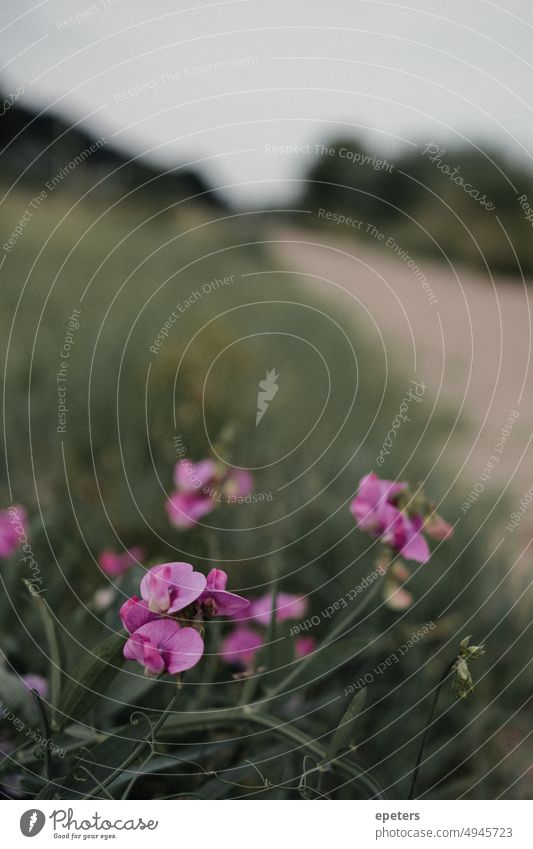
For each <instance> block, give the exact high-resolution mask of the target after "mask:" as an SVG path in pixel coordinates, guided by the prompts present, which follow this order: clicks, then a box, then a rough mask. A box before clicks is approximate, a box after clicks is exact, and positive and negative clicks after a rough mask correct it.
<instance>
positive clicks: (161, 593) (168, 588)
mask: <svg viewBox="0 0 533 849" xmlns="http://www.w3.org/2000/svg"><path fill="white" fill-rule="evenodd" d="M206 583H207V582H206V579H205V575H202V573H201V572H195V571H194V569H193V567H192V566H191V565H190V563H164V564H162V565H161V566H153V567H152V568H151V569H150V570H149V571H148V572H147V573H146V575H145V576H144V578H143V579H142V581H141V596H142V597H143V599H144V600H145V601H147V602H148V607H149V609H150V610H151V611H152V612H154V613H177V612H178V610H183V608H184V607H187V606H188V605H189V604H192V602H193V601H196V599H197V598H198V597H199V596H200V595H201V594H202V592H203V591H204V590H205V586H206Z"/></svg>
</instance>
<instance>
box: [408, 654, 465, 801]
mask: <svg viewBox="0 0 533 849" xmlns="http://www.w3.org/2000/svg"><path fill="white" fill-rule="evenodd" d="M454 663H455V660H453V661H452V663H450V664H448V666H447V667H446V669H445V670H444V672H443V673H442V675H441V677H440V680H439V683H438V684H437V687H436V689H435V693H434V696H433V700H432V702H431V707H430V709H429V714H428V718H427V720H426V725H425V727H424V733H423V735H422V740H421V742H420V749H419V752H418V757H417V759H416V764H415V768H414V770H413V777H412V779H411V787H410V788H409V796H408V797H407V798H408V799H413V798H414V792H415V785H416V780H417V778H418V773H419V771H420V764H421V763H422V756H423V754H424V749H425V747H426V741H427V738H428V734H429V730H430V728H431V726H432V725H433V720H434V719H435V712H436V710H437V703H438V701H439V696H440V691H441V690H442V686H443V684H444V682H445V681H446V678H447V677H448V675H449V674H450V672H451V671H452V669H453V666H454Z"/></svg>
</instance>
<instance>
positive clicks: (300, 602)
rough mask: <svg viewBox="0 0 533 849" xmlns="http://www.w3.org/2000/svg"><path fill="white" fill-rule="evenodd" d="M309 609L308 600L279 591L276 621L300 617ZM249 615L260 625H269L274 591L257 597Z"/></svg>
mask: <svg viewBox="0 0 533 849" xmlns="http://www.w3.org/2000/svg"><path fill="white" fill-rule="evenodd" d="M306 610H307V600H306V599H305V598H300V597H299V596H297V595H292V593H278V597H277V603H276V622H286V621H287V619H299V618H300V617H301V616H303V615H304V613H305V612H306ZM249 615H250V617H251V618H252V619H255V621H256V622H259V624H260V625H268V624H269V622H270V617H271V615H272V593H267V594H266V595H263V596H261V597H260V598H257V599H256V600H255V601H253V602H252V604H251V606H250V610H249Z"/></svg>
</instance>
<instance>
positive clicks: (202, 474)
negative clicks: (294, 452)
mask: <svg viewBox="0 0 533 849" xmlns="http://www.w3.org/2000/svg"><path fill="white" fill-rule="evenodd" d="M174 481H175V484H176V486H177V489H176V491H175V492H173V493H171V495H170V496H169V498H168V499H167V502H166V511H167V515H168V518H169V520H170V521H171V523H172V524H173V525H175V527H177V528H181V529H185V528H191V527H193V525H196V524H197V523H198V522H199V521H200V520H201V519H203V517H204V516H207V515H208V514H209V513H211V511H212V510H214V509H215V508H216V507H217V506H218V504H219V502H220V501H221V500H222V498H221V495H224V496H225V498H226V499H227V500H228V501H230V500H236V499H237V498H242V497H244V496H246V495H248V494H249V493H250V492H251V491H252V488H253V478H252V476H251V475H250V473H249V472H247V471H244V470H243V469H232V468H230V467H229V466H224V465H223V464H222V463H218V462H216V461H215V460H210V459H206V460H200V461H199V462H198V463H191V461H190V460H179V461H178V462H177V463H176V465H175V467H174Z"/></svg>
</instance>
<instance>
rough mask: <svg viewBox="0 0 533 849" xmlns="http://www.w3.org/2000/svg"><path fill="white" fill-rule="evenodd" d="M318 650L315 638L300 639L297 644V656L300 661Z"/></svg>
mask: <svg viewBox="0 0 533 849" xmlns="http://www.w3.org/2000/svg"><path fill="white" fill-rule="evenodd" d="M315 648H316V640H315V638H314V637H298V639H297V640H296V643H295V654H296V657H297V658H298V659H300V658H302V657H307V655H308V654H312V653H313V652H314V650H315Z"/></svg>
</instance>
